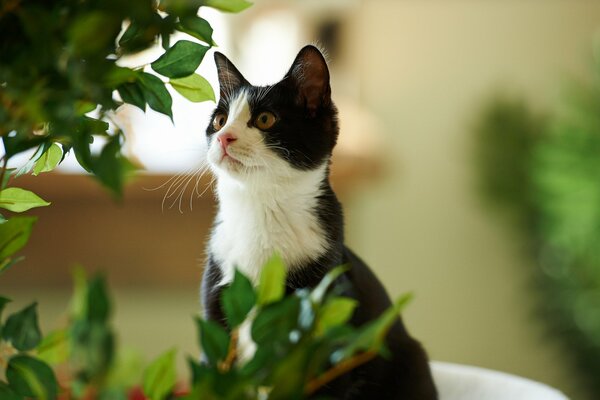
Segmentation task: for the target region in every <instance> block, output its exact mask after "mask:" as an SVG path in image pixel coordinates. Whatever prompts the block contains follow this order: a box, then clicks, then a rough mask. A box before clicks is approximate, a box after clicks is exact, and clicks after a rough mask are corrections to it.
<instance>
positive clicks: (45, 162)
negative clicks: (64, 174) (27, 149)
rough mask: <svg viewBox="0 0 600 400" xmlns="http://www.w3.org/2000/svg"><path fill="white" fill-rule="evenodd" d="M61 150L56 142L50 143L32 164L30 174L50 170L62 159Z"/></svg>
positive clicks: (35, 174)
mask: <svg viewBox="0 0 600 400" xmlns="http://www.w3.org/2000/svg"><path fill="white" fill-rule="evenodd" d="M62 156H63V151H62V147H60V145H59V144H58V143H52V144H51V145H50V147H48V148H47V149H46V151H45V152H44V153H43V154H42V156H41V157H40V158H38V160H37V161H36V162H35V165H34V166H33V173H32V175H34V176H37V175H39V174H41V173H42V172H48V171H52V170H53V169H54V168H56V166H57V165H58V163H59V162H60V161H61V160H62Z"/></svg>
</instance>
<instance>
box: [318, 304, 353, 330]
mask: <svg viewBox="0 0 600 400" xmlns="http://www.w3.org/2000/svg"><path fill="white" fill-rule="evenodd" d="M357 305H358V302H357V301H356V300H354V299H351V298H348V297H333V298H331V299H329V300H328V301H327V302H326V303H325V304H324V305H323V307H322V308H321V310H320V311H319V316H318V318H317V326H316V328H315V333H316V335H318V336H320V335H322V334H323V333H325V332H326V331H328V330H329V329H331V328H333V327H336V326H339V325H342V324H345V323H346V322H348V320H349V319H350V317H352V313H353V312H354V309H355V308H356V306H357Z"/></svg>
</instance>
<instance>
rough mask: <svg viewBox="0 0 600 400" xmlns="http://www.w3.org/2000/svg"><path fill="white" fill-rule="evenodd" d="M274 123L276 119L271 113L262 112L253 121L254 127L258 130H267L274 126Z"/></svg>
mask: <svg viewBox="0 0 600 400" xmlns="http://www.w3.org/2000/svg"><path fill="white" fill-rule="evenodd" d="M275 121H277V117H275V115H273V113H271V112H268V111H263V112H261V113H260V114H258V116H257V117H256V119H255V120H254V125H256V127H257V128H258V129H260V130H263V131H264V130H265V129H269V128H270V127H272V126H273V125H275Z"/></svg>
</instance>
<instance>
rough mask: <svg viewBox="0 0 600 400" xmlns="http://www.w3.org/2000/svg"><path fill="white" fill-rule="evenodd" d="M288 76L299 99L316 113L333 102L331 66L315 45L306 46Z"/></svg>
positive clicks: (310, 110) (311, 111) (309, 109)
mask: <svg viewBox="0 0 600 400" xmlns="http://www.w3.org/2000/svg"><path fill="white" fill-rule="evenodd" d="M287 78H288V79H290V80H291V82H292V84H294V85H295V88H296V90H297V93H298V98H297V101H298V102H299V103H300V104H302V105H304V106H305V107H306V108H307V109H308V111H309V112H310V113H311V114H312V115H314V114H315V112H316V111H317V109H319V108H320V107H323V106H328V105H329V104H330V102H331V87H330V86H329V68H327V62H326V61H325V57H323V54H321V52H320V51H319V49H317V48H316V47H315V46H305V47H304V48H303V49H302V50H300V52H299V53H298V55H297V56H296V59H295V60H294V62H293V63H292V67H291V68H290V70H289V72H288V74H287Z"/></svg>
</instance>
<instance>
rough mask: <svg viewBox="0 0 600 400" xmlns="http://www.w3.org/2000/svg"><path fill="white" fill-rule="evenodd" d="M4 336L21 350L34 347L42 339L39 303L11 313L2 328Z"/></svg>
mask: <svg viewBox="0 0 600 400" xmlns="http://www.w3.org/2000/svg"><path fill="white" fill-rule="evenodd" d="M2 338H3V339H4V340H6V341H7V342H10V343H11V344H12V345H13V347H14V348H15V349H17V350H20V351H29V350H32V349H34V348H35V347H36V346H37V345H38V343H40V340H41V339H42V332H41V331H40V327H39V325H38V316H37V303H33V304H31V305H29V306H27V307H25V308H24V309H22V310H21V311H19V312H16V313H14V314H12V315H10V316H9V317H8V318H7V320H6V323H5V324H4V327H3V328H2Z"/></svg>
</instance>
